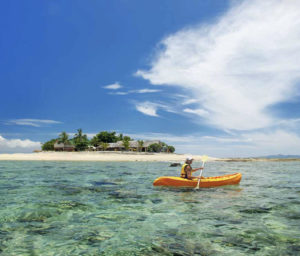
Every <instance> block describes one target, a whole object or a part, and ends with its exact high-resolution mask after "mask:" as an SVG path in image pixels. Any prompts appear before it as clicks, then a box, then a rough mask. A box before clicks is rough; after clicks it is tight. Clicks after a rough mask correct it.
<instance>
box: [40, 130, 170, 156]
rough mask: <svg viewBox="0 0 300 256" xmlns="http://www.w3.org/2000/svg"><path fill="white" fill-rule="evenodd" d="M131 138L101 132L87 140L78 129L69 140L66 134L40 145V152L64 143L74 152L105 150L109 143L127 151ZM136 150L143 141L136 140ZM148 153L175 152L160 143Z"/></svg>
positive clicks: (140, 146) (141, 146)
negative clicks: (122, 147)
mask: <svg viewBox="0 0 300 256" xmlns="http://www.w3.org/2000/svg"><path fill="white" fill-rule="evenodd" d="M131 140H132V138H130V137H129V136H124V135H123V134H122V133H120V134H117V133H116V132H108V131H101V132H99V133H97V134H96V135H95V136H94V137H93V138H92V139H90V140H89V139H88V137H87V135H86V134H83V132H82V129H78V130H77V133H76V134H75V135H74V137H73V138H70V137H69V135H68V134H67V133H66V132H62V133H60V134H59V136H58V138H56V139H51V140H49V141H46V142H45V143H43V144H42V150H44V151H53V150H54V144H55V143H56V142H58V143H64V144H65V145H73V146H74V147H75V150H76V151H85V150H87V149H88V148H89V147H91V146H94V147H96V148H101V149H102V150H106V149H107V148H108V147H109V143H116V142H118V141H122V144H123V146H124V148H125V150H126V151H127V150H129V146H130V141H131ZM137 142H138V150H139V151H140V149H141V148H143V146H144V141H142V140H138V141H137ZM148 152H170V153H173V152H175V148H174V147H173V146H169V145H167V144H166V143H164V142H162V143H160V144H158V143H154V144H151V145H150V146H149V147H148Z"/></svg>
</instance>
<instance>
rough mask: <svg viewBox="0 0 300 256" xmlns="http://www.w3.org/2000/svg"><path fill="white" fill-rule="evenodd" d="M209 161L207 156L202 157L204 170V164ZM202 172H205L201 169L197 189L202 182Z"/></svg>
mask: <svg viewBox="0 0 300 256" xmlns="http://www.w3.org/2000/svg"><path fill="white" fill-rule="evenodd" d="M207 159H208V156H205V155H204V156H202V157H201V160H202V168H204V164H205V162H206V161H207ZM202 171H203V169H201V172H200V176H199V179H198V183H197V187H196V188H195V189H199V186H200V182H201V176H202Z"/></svg>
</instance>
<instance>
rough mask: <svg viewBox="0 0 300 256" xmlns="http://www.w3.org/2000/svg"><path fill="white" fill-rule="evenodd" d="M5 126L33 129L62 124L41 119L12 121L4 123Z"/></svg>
mask: <svg viewBox="0 0 300 256" xmlns="http://www.w3.org/2000/svg"><path fill="white" fill-rule="evenodd" d="M5 123H6V124H7V125H28V126H34V127H40V126H43V125H51V124H61V123H62V122H59V121H54V120H42V119H12V120H8V121H6V122H5Z"/></svg>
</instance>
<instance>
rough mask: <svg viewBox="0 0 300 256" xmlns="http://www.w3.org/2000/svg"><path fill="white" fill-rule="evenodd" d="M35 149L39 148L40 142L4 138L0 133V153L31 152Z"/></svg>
mask: <svg viewBox="0 0 300 256" xmlns="http://www.w3.org/2000/svg"><path fill="white" fill-rule="evenodd" d="M35 149H41V143H40V142H38V141H32V140H29V139H25V140H21V139H6V138H4V137H2V136H1V135H0V152H1V153H17V152H18V153H20V152H32V151H33V150H35Z"/></svg>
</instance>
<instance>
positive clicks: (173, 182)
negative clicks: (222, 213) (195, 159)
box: [153, 173, 242, 188]
mask: <svg viewBox="0 0 300 256" xmlns="http://www.w3.org/2000/svg"><path fill="white" fill-rule="evenodd" d="M241 179H242V174H241V173H234V174H227V175H223V176H216V177H206V178H201V183H200V187H201V188H209V187H218V186H225V185H235V184H239V183H240V181H241ZM197 183H198V179H197V178H195V179H192V180H188V179H184V178H180V177H172V176H164V177H159V178H157V179H156V180H155V181H154V182H153V186H168V187H196V186H197Z"/></svg>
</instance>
